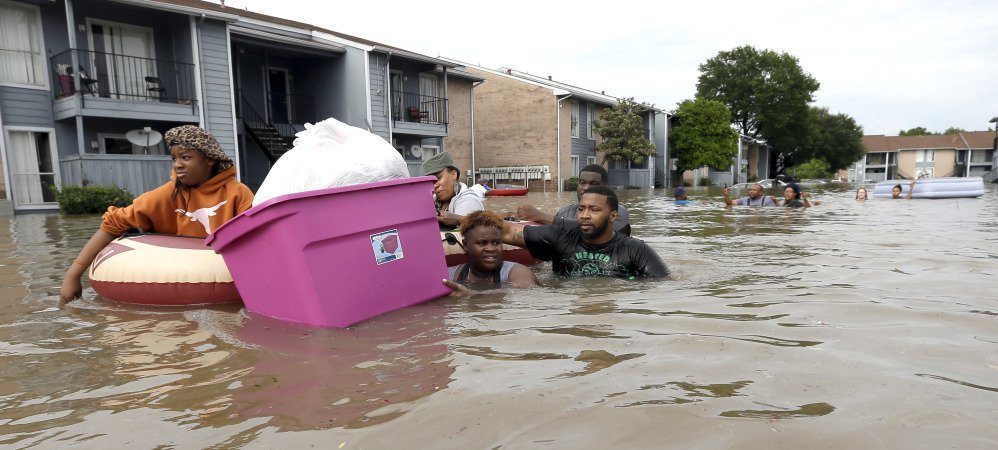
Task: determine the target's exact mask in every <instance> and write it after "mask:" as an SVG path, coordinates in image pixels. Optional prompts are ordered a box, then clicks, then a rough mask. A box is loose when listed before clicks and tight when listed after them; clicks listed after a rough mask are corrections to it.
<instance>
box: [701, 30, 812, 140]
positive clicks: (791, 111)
mask: <svg viewBox="0 0 998 450" xmlns="http://www.w3.org/2000/svg"><path fill="white" fill-rule="evenodd" d="M819 86H820V84H819V83H818V81H817V80H815V79H814V78H813V77H811V75H809V74H808V73H807V72H805V71H804V70H803V69H802V68H801V67H800V64H799V63H798V61H797V58H795V57H793V56H791V55H790V54H787V53H777V52H775V51H772V50H761V51H760V50H757V49H756V48H755V47H752V46H748V45H746V46H742V47H737V48H735V49H733V50H730V51H723V52H720V53H718V54H717V56H715V57H713V58H710V59H708V60H707V62H705V63H703V64H701V65H700V77H699V79H698V81H697V97H705V98H708V99H712V100H719V101H721V102H723V103H724V104H726V105H728V108H729V109H730V110H731V114H732V120H733V122H734V123H735V124H736V125H737V126H738V128H739V129H740V130H741V132H742V134H745V135H749V136H753V137H757V138H763V139H765V140H766V141H767V142H768V143H769V145H770V146H772V147H773V148H775V149H776V151H777V152H780V153H783V152H792V151H794V150H796V149H797V148H798V147H800V146H801V145H802V144H803V142H804V140H805V139H806V137H807V134H808V124H807V113H808V109H807V108H808V105H809V104H810V103H811V102H812V101H813V100H814V92H815V91H817V90H818V87H819Z"/></svg>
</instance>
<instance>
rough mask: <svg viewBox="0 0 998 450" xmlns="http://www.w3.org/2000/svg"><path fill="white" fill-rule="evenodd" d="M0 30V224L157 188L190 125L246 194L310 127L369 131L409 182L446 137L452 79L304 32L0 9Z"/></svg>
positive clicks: (129, 1) (64, 4)
mask: <svg viewBox="0 0 998 450" xmlns="http://www.w3.org/2000/svg"><path fill="white" fill-rule="evenodd" d="M0 24H2V26H0V33H2V38H3V39H0V129H2V131H3V133H2V139H0V156H2V159H0V164H2V168H0V175H2V176H0V214H4V213H10V212H12V211H15V210H16V211H27V210H33V209H55V208H57V207H58V206H57V204H56V203H55V195H54V190H55V189H59V188H61V187H62V186H64V185H80V186H97V185H115V186H120V187H123V188H125V189H127V190H129V191H130V192H131V193H132V194H134V195H138V194H141V193H143V192H145V191H148V190H150V189H152V188H154V187H156V186H159V185H161V184H162V183H164V182H166V181H167V180H169V178H170V172H171V162H170V156H169V149H167V148H166V146H165V145H164V144H163V143H162V142H158V143H157V142H153V141H152V139H153V137H154V136H156V135H157V134H159V135H161V134H162V133H164V132H166V131H167V130H168V129H170V128H173V127H176V126H179V125H184V124H194V125H199V126H201V127H204V128H205V129H207V130H208V131H210V132H211V133H212V134H213V135H214V136H215V138H216V139H217V140H218V141H219V143H220V144H221V145H222V147H223V148H224V149H225V151H226V152H227V153H228V154H229V155H230V156H231V157H232V158H233V160H234V161H235V162H236V165H237V170H238V173H239V177H240V179H241V180H242V181H243V182H244V183H246V184H247V185H249V186H250V187H251V188H252V189H255V188H256V187H258V186H259V185H260V183H261V182H262V181H263V179H264V178H265V177H266V175H267V173H268V172H269V170H270V167H271V166H272V165H273V164H274V163H275V162H276V160H277V159H278V158H280V156H281V155H282V154H283V153H284V152H285V151H287V150H288V149H290V148H291V146H292V143H293V140H294V135H295V134H296V133H297V132H299V131H302V130H303V129H304V124H305V123H309V122H317V121H319V120H323V119H326V118H330V117H333V118H336V119H337V120H340V121H342V122H344V123H347V124H349V125H353V126H356V127H360V128H364V129H367V130H370V131H372V132H374V133H377V134H379V135H381V136H382V137H384V138H385V139H386V140H387V141H389V142H391V143H392V144H394V145H395V146H396V147H397V148H399V151H400V152H401V153H402V154H403V155H404V156H405V157H406V159H408V160H410V161H411V162H412V165H413V167H418V166H419V164H421V162H422V158H423V156H422V155H424V154H432V153H433V152H436V151H440V150H443V145H444V144H443V143H444V141H443V138H444V137H446V136H447V135H448V123H449V121H450V119H449V116H448V114H449V111H448V99H447V89H448V76H447V72H448V70H449V69H451V68H454V67H455V65H454V64H452V63H448V62H446V61H443V60H439V59H434V58H430V57H426V56H422V55H418V54H415V53H411V52H407V51H405V50H402V49H398V48H394V47H389V46H385V45H382V44H378V43H376V42H372V41H367V40H364V39H361V38H357V37H353V36H348V35H344V34H340V33H336V32H334V31H331V30H326V29H322V28H318V27H314V26H311V25H308V24H303V23H299V22H294V21H289V20H284V19H280V18H276V17H271V16H266V15H262V14H257V13H253V12H250V11H247V10H244V9H237V8H227V7H224V6H221V5H219V4H216V3H209V2H204V1H198V0H163V1H157V2H143V1H138V0H51V1H42V0H0ZM136 136H138V137H139V138H136ZM143 136H145V137H148V139H149V140H147V141H145V142H141V137H143ZM129 137H131V139H129ZM421 149H426V150H427V152H421V151H415V152H414V151H413V150H421ZM407 150H408V153H407Z"/></svg>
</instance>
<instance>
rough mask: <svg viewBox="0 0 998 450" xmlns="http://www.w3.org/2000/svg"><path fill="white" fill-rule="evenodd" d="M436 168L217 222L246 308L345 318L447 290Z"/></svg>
mask: <svg viewBox="0 0 998 450" xmlns="http://www.w3.org/2000/svg"><path fill="white" fill-rule="evenodd" d="M434 181H435V179H434V177H419V178H407V179H403V180H392V181H381V182H377V183H368V184H360V185H354V186H345V187H339V188H332V189H323V190H319V191H310V192H302V193H298V194H290V195H285V196H282V197H277V198H274V199H270V200H268V201H266V202H264V203H261V204H259V205H257V206H255V207H253V208H251V209H249V210H248V211H245V212H243V213H242V214H240V215H238V216H236V217H235V218H234V219H232V220H231V221H229V222H227V223H225V224H224V225H222V226H220V227H218V229H216V230H215V232H214V233H213V234H211V235H210V236H208V238H207V240H206V242H207V243H208V245H210V246H211V247H212V248H213V249H214V250H215V252H216V253H219V254H221V255H222V258H223V259H225V264H226V265H227V266H228V267H229V272H231V273H232V279H233V280H234V281H235V283H236V289H238V290H239V295H240V296H241V297H242V298H243V303H244V304H245V305H246V308H247V309H249V310H250V311H253V312H255V313H259V314H263V315H266V316H270V317H276V318H278V319H285V320H291V321H295V322H302V323H307V324H312V325H320V326H338V327H344V326H347V325H350V324H353V323H357V322H360V321H362V320H365V319H368V318H371V317H374V316H376V315H378V314H381V313H384V312H388V311H392V310H395V309H399V308H403V307H406V306H409V305H414V304H417V303H422V302H425V301H427V300H431V299H434V298H438V297H441V296H443V295H446V294H448V293H449V292H450V290H449V289H448V288H447V287H446V286H444V285H443V283H441V282H440V280H441V279H444V278H447V267H446V265H445V263H444V252H443V244H441V241H440V228H439V225H438V224H437V219H436V210H435V209H434V206H433V197H432V190H433V182H434Z"/></svg>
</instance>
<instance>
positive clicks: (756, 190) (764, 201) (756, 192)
mask: <svg viewBox="0 0 998 450" xmlns="http://www.w3.org/2000/svg"><path fill="white" fill-rule="evenodd" d="M748 192H749V195H748V197H742V198H740V199H738V200H732V199H731V198H730V197H729V196H730V195H731V188H727V187H726V188H724V204H725V205H728V206H735V205H739V206H780V205H777V204H776V201H775V200H773V198H772V197H769V196H768V195H763V193H762V185H761V184H759V183H755V184H753V185H752V186H751V187H749V191H748Z"/></svg>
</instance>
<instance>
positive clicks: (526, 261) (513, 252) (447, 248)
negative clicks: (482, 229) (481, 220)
mask: <svg viewBox="0 0 998 450" xmlns="http://www.w3.org/2000/svg"><path fill="white" fill-rule="evenodd" d="M448 234H449V235H453V236H454V240H452V241H451V242H453V243H451V242H448V239H447V235H448ZM463 239H464V236H462V235H461V232H460V231H457V230H454V231H441V232H440V240H441V241H442V242H443V245H444V258H445V259H446V260H447V267H451V266H456V265H458V264H464V263H466V262H468V255H466V254H465V253H464V248H463V247H461V246H460V245H457V243H458V242H461V241H462V240H463ZM502 259H503V260H504V261H513V262H518V263H520V264H523V265H527V266H529V265H531V264H534V263H536V262H538V260H537V259H535V258H534V257H533V256H531V255H530V252H529V251H527V249H525V248H522V247H516V246H513V245H507V244H503V245H502Z"/></svg>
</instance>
